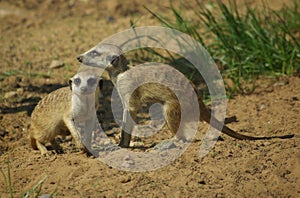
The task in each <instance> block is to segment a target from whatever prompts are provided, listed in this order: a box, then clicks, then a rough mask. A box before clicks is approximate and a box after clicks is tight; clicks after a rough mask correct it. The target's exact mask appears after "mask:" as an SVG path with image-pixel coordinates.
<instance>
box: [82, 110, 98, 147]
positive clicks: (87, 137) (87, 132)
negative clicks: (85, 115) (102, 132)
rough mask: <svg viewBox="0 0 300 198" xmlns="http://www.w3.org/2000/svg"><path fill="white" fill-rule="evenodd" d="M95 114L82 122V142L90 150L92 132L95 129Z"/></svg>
mask: <svg viewBox="0 0 300 198" xmlns="http://www.w3.org/2000/svg"><path fill="white" fill-rule="evenodd" d="M95 125H96V115H95V116H94V117H93V118H91V119H90V120H88V121H85V123H84V126H85V127H84V131H82V142H83V144H84V146H85V147H86V148H87V149H88V150H90V149H91V145H92V133H93V132H95V130H96V127H95Z"/></svg>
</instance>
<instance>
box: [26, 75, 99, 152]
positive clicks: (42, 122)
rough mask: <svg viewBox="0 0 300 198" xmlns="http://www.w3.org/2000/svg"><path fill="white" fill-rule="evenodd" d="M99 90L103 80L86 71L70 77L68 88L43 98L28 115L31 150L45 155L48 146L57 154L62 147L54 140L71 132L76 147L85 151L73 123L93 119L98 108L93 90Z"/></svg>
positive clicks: (75, 124)
mask: <svg viewBox="0 0 300 198" xmlns="http://www.w3.org/2000/svg"><path fill="white" fill-rule="evenodd" d="M101 88H102V80H101V79H100V78H99V77H98V75H96V74H95V73H94V72H91V71H89V70H87V71H82V72H79V73H77V74H76V75H75V76H73V77H72V78H71V79H70V80H69V87H63V88H60V89H58V90H56V91H53V92H51V93H50V94H48V95H47V96H46V97H44V98H43V99H42V100H41V101H40V102H39V103H38V104H37V106H36V107H35V109H34V110H33V112H32V115H31V124H30V130H29V136H30V142H31V146H32V148H33V149H35V150H37V149H39V150H40V152H41V154H42V155H45V154H47V152H48V151H47V148H46V146H45V145H46V144H47V143H50V144H51V146H52V147H53V149H55V150H56V151H59V150H61V148H60V146H59V145H58V144H57V142H56V141H55V137H56V136H58V135H62V136H65V135H68V134H70V133H71V135H72V137H73V139H74V140H75V143H76V146H77V147H78V148H79V149H82V150H84V149H85V146H84V145H83V140H82V137H81V136H80V133H79V130H78V127H77V123H75V121H77V122H81V121H82V120H83V121H85V120H90V119H93V118H94V117H93V116H94V115H93V114H92V113H91V112H93V110H94V111H95V106H96V105H97V103H96V102H95V97H96V98H97V96H95V91H96V90H100V89H101ZM98 92H99V91H98ZM87 115H90V116H92V118H91V117H89V116H87ZM68 131H69V132H68ZM85 132H86V131H85ZM87 136H88V137H85V139H87V138H90V137H91V135H90V134H88V135H87ZM85 145H86V144H85Z"/></svg>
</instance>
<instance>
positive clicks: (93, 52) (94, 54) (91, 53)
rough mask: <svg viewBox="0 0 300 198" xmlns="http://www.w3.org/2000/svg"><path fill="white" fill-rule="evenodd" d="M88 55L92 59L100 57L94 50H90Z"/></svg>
mask: <svg viewBox="0 0 300 198" xmlns="http://www.w3.org/2000/svg"><path fill="white" fill-rule="evenodd" d="M89 55H90V56H92V57H96V56H100V53H99V52H97V51H96V50H92V51H90V52H89Z"/></svg>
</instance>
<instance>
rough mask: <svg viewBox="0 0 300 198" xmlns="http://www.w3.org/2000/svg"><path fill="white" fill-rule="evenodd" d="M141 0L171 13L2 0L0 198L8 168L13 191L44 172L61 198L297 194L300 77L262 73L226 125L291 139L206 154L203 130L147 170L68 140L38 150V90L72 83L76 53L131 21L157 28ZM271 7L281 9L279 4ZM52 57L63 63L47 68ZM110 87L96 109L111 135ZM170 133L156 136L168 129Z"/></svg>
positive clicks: (115, 4)
mask: <svg viewBox="0 0 300 198" xmlns="http://www.w3.org/2000/svg"><path fill="white" fill-rule="evenodd" d="M141 2H145V5H146V6H147V7H148V8H150V9H152V10H153V11H155V12H160V13H164V14H166V15H168V13H169V11H168V9H167V6H168V3H165V5H164V4H163V3H161V1H155V0H151V1H144V0H142V1H127V0H125V1H124V0H123V1H121V0H113V1H96V0H95V1H92V0H91V1H88V0H81V1H75V0H68V1H63V0H59V1H53V0H45V1H40V0H19V1H3V0H0V43H1V51H0V53H1V63H0V67H1V73H0V91H1V96H0V97H1V98H0V100H1V103H0V167H1V170H2V173H3V174H0V175H1V176H0V197H6V196H7V197H9V196H10V194H9V191H8V184H7V183H5V177H6V178H7V177H8V168H10V172H11V182H12V185H11V186H12V189H13V192H14V195H15V196H16V197H20V196H22V195H23V193H24V192H27V191H29V190H30V189H32V188H33V187H34V186H35V185H36V184H38V183H39V181H41V180H42V179H43V178H44V177H45V176H48V177H47V178H46V179H45V181H44V183H43V185H42V187H41V194H50V193H52V192H56V196H57V197H63V196H65V197H300V188H299V186H300V139H299V135H300V132H299V129H300V121H299V113H300V78H299V77H286V78H276V79H275V78H274V79H262V80H260V83H259V87H258V88H257V90H256V91H255V93H253V94H251V95H247V96H243V95H238V96H235V98H234V99H231V100H229V102H228V110H227V116H234V115H235V116H237V118H238V120H239V121H238V122H234V123H230V124H229V125H228V126H230V127H231V128H233V129H235V130H236V131H239V132H241V133H246V134H248V135H257V136H270V135H280V134H296V135H298V137H295V138H292V139H285V140H281V139H276V140H275V139H274V140H263V141H252V142H251V141H239V140H235V139H232V138H230V137H227V136H222V137H223V141H218V142H217V143H216V145H215V147H214V149H213V150H212V151H211V152H210V153H209V154H208V155H207V156H205V157H204V158H200V157H199V155H198V151H199V148H200V145H201V140H200V139H199V138H198V137H197V138H196V141H195V142H193V143H192V144H191V145H190V147H189V148H188V149H187V151H186V152H185V153H184V154H183V155H182V156H181V157H180V158H178V159H177V160H175V161H174V162H172V163H171V164H170V165H168V166H166V167H163V168H161V169H158V170H156V171H151V172H143V173H134V172H125V171H120V170H117V169H114V168H111V167H109V166H107V165H106V164H104V163H102V162H100V161H99V160H97V159H95V158H93V157H87V156H86V155H85V154H82V153H80V152H77V151H76V149H74V144H73V143H72V142H71V141H66V142H64V143H63V146H64V147H63V148H64V149H65V153H64V154H58V155H54V154H53V155H51V156H50V157H41V156H40V154H39V152H37V151H33V150H32V149H31V147H30V146H29V142H28V139H27V136H28V126H29V123H30V114H31V112H32V110H33V108H34V106H35V105H36V104H37V102H38V101H39V100H40V98H41V97H43V96H45V95H46V94H47V93H49V92H51V91H53V90H55V89H57V88H59V87H62V86H65V85H66V82H67V80H68V78H69V77H70V76H72V75H73V74H75V73H76V71H77V69H78V63H77V61H76V55H78V54H80V53H82V52H84V51H86V50H87V49H89V48H90V47H92V46H94V45H95V44H96V43H98V42H100V41H101V40H102V39H104V38H106V37H108V36H110V35H112V34H114V33H117V32H119V31H122V30H125V29H127V28H129V27H130V20H132V21H134V22H135V23H136V24H137V25H139V26H141V25H155V24H156V25H158V23H157V22H156V21H155V20H154V19H153V18H152V17H151V16H150V14H149V13H148V12H147V11H146V10H145V9H144V8H143V3H141ZM278 2H279V3H278ZM272 6H275V7H280V1H274V3H272ZM53 60H60V61H63V63H64V66H63V67H60V68H57V69H49V65H50V64H51V62H52V61H53ZM105 83H106V85H107V87H109V86H110V85H111V84H110V83H109V82H108V81H107V82H105ZM107 93H109V90H104V96H105V97H104V98H103V100H104V101H106V102H103V103H102V105H101V107H100V111H99V114H100V115H101V117H102V118H103V121H102V122H103V123H102V124H103V126H104V128H105V129H107V131H108V132H110V131H112V130H115V129H116V128H117V127H118V126H116V124H115V123H113V122H112V118H111V115H106V109H107V105H108V104H109V100H110V99H109V95H108V94H107ZM141 116H142V117H143V114H142V115H141ZM201 126H202V127H201V129H200V131H199V132H198V133H199V134H201V133H202V134H204V133H205V132H206V130H207V127H208V125H207V124H204V123H202V124H201ZM164 131H166V130H164ZM164 134H166V135H164ZM164 134H163V133H159V134H158V135H157V136H158V137H157V139H153V142H154V143H158V142H159V141H160V140H162V139H164V137H167V135H169V134H168V132H167V131H166V133H164ZM135 151H139V152H144V151H143V150H142V149H135ZM8 162H9V163H10V164H9V166H8Z"/></svg>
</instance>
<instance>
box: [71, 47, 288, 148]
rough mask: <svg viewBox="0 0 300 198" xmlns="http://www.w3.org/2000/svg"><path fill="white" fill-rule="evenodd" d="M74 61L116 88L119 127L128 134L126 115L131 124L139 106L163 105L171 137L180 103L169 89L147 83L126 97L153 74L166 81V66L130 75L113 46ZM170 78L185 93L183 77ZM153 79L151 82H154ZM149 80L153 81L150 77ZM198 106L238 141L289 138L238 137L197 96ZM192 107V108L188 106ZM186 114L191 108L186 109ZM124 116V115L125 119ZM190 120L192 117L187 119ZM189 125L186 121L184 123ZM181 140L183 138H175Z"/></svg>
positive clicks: (202, 117) (204, 117) (123, 143)
mask: <svg viewBox="0 0 300 198" xmlns="http://www.w3.org/2000/svg"><path fill="white" fill-rule="evenodd" d="M77 59H78V61H79V62H81V63H83V64H85V65H88V66H93V67H99V68H102V69H106V70H107V72H108V73H109V75H110V79H111V80H112V82H113V83H114V85H115V86H116V88H117V90H118V92H119V94H120V96H121V98H122V101H123V102H124V105H125V107H124V108H125V109H124V112H123V124H124V126H122V128H123V129H124V127H126V130H127V131H130V132H131V131H132V126H131V125H132V123H130V122H132V121H130V119H129V118H128V117H127V116H128V115H127V114H130V116H131V118H132V119H133V120H134V121H135V118H136V113H137V110H138V109H139V108H140V107H141V104H142V103H161V104H162V105H163V111H164V117H165V120H166V123H167V125H168V127H169V129H170V130H171V131H172V132H173V133H174V134H175V133H176V132H177V129H178V127H179V123H180V121H181V120H180V119H181V115H180V113H181V111H180V104H179V102H178V100H177V98H176V96H175V94H174V93H172V91H171V90H169V89H167V88H166V87H165V86H162V85H160V84H157V83H148V84H145V85H143V86H140V87H139V88H137V89H136V90H135V91H134V92H133V94H132V95H130V90H131V89H130V87H131V86H134V85H135V84H139V82H143V81H145V80H146V79H147V78H149V77H153V76H149V75H154V76H155V78H157V79H163V78H166V76H165V74H170V70H168V68H167V67H165V66H162V67H159V70H158V69H157V66H147V67H144V68H141V69H139V70H138V71H135V72H132V69H129V70H128V67H127V61H126V58H125V57H124V56H123V55H122V51H121V50H120V49H119V48H118V47H117V46H114V45H110V44H99V45H97V46H95V47H93V48H92V49H90V50H89V51H87V52H85V53H84V54H82V55H80V56H78V57H77ZM170 76H173V79H172V80H173V82H174V83H175V84H178V85H183V87H182V90H181V92H182V94H184V95H187V97H189V94H191V93H186V92H185V91H186V90H185V86H186V81H185V77H184V76H182V75H181V76H180V75H177V74H176V72H175V73H171V74H170ZM155 78H154V79H155ZM152 79H153V78H152ZM198 103H199V110H200V120H204V121H206V122H208V123H210V125H212V126H213V127H214V128H217V129H221V131H222V132H223V133H225V134H227V135H229V136H231V137H233V138H237V139H241V140H258V139H270V138H291V137H293V135H287V136H272V137H252V136H247V135H243V134H239V133H237V132H235V131H233V130H232V129H230V128H228V127H227V126H225V125H224V126H223V124H222V123H220V122H219V121H218V120H217V119H216V118H214V117H212V116H211V114H210V112H209V110H208V109H207V108H206V106H205V105H204V103H203V101H202V99H201V97H200V96H199V95H198ZM188 108H193V107H188ZM186 110H187V112H189V111H192V110H193V109H186ZM126 115H127V116H126ZM191 119H192V118H191ZM185 121H186V122H189V120H185ZM130 138H131V135H130V134H128V133H126V132H125V131H124V130H122V136H121V142H120V146H122V147H128V146H129V143H130ZM179 138H183V139H184V138H185V137H179Z"/></svg>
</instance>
